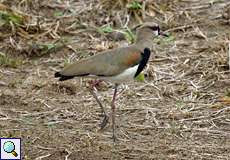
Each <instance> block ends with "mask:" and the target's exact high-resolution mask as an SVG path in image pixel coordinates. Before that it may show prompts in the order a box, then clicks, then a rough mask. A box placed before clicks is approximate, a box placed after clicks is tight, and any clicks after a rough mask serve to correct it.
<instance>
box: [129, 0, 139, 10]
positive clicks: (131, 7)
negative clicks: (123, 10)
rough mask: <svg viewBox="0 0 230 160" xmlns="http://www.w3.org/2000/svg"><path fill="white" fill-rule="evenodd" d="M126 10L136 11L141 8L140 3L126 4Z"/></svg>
mask: <svg viewBox="0 0 230 160" xmlns="http://www.w3.org/2000/svg"><path fill="white" fill-rule="evenodd" d="M126 7H127V8H128V9H133V10H138V9H141V8H142V5H141V4H140V2H137V1H132V2H131V3H129V4H127V6H126Z"/></svg>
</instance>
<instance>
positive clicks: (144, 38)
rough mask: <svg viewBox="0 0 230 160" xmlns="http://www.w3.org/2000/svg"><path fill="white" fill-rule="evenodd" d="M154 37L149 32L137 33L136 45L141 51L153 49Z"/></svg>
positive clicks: (140, 31) (141, 31)
mask: <svg viewBox="0 0 230 160" xmlns="http://www.w3.org/2000/svg"><path fill="white" fill-rule="evenodd" d="M153 39H154V35H153V34H152V33H151V31H149V30H139V31H137V39H136V42H135V44H136V45H137V46H138V47H139V48H140V49H141V50H144V48H147V47H148V48H152V45H153Z"/></svg>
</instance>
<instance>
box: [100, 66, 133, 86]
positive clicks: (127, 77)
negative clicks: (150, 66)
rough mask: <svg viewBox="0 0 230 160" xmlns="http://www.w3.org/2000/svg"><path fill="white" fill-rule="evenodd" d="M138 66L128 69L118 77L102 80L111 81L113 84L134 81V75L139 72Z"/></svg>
mask: <svg viewBox="0 0 230 160" xmlns="http://www.w3.org/2000/svg"><path fill="white" fill-rule="evenodd" d="M137 68H138V65H136V66H133V67H131V68H128V69H126V70H124V71H123V72H121V73H120V74H118V75H116V76H110V77H103V78H101V79H102V80H106V81H110V82H113V83H125V82H129V81H133V80H134V75H135V74H136V72H137Z"/></svg>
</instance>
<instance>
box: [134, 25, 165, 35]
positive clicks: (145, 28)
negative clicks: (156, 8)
mask: <svg viewBox="0 0 230 160" xmlns="http://www.w3.org/2000/svg"><path fill="white" fill-rule="evenodd" d="M137 31H138V32H140V33H143V34H149V33H150V32H152V33H153V35H154V36H159V35H161V36H166V37H167V36H168V35H167V34H165V33H163V32H162V31H161V29H160V26H159V25H158V24H157V23H154V22H145V23H143V24H142V25H141V26H140V27H138V28H137Z"/></svg>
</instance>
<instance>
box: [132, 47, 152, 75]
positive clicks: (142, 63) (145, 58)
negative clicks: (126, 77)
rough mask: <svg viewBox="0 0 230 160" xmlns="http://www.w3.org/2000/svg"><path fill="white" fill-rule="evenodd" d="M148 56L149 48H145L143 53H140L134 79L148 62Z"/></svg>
mask: <svg viewBox="0 0 230 160" xmlns="http://www.w3.org/2000/svg"><path fill="white" fill-rule="evenodd" d="M150 54H151V51H150V49H149V48H145V49H144V52H142V53H141V56H142V59H141V61H140V63H139V65H138V68H137V72H136V73H135V75H134V78H135V77H137V76H138V75H139V74H140V73H141V72H142V71H143V69H144V68H145V66H146V64H147V63H148V61H149V57H150Z"/></svg>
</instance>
